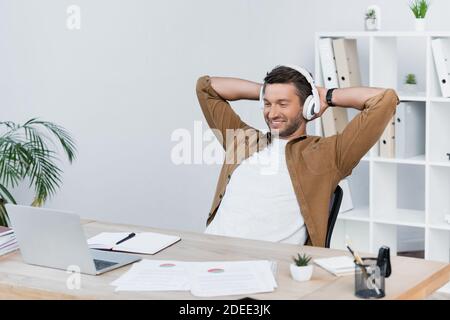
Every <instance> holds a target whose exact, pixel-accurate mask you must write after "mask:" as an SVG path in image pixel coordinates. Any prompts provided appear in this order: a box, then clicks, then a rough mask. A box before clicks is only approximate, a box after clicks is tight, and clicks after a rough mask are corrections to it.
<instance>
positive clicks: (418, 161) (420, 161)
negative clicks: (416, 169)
mask: <svg viewBox="0 0 450 320" xmlns="http://www.w3.org/2000/svg"><path fill="white" fill-rule="evenodd" d="M372 160H373V161H375V162H385V163H400V164H415V165H425V155H424V154H421V155H418V156H415V157H411V158H406V159H400V158H383V157H372Z"/></svg>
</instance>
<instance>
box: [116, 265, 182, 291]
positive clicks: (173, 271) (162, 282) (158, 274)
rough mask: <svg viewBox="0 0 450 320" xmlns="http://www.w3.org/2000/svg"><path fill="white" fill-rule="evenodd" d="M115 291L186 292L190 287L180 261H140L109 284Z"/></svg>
mask: <svg viewBox="0 0 450 320" xmlns="http://www.w3.org/2000/svg"><path fill="white" fill-rule="evenodd" d="M111 285H113V286H116V287H117V288H116V291H187V290H190V288H191V286H190V283H189V277H188V273H187V270H186V265H185V263H184V262H181V261H167V260H146V259H144V260H141V261H140V262H138V263H135V264H133V266H132V267H131V269H130V270H129V271H128V272H127V273H125V274H124V275H122V276H121V277H120V278H118V279H117V280H115V281H114V282H112V283H111Z"/></svg>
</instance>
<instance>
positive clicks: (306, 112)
mask: <svg viewBox="0 0 450 320" xmlns="http://www.w3.org/2000/svg"><path fill="white" fill-rule="evenodd" d="M314 114H315V113H314V98H313V96H312V95H310V96H308V97H307V98H306V99H305V103H304V104H303V117H304V118H305V119H306V120H311V119H312V118H313V117H314Z"/></svg>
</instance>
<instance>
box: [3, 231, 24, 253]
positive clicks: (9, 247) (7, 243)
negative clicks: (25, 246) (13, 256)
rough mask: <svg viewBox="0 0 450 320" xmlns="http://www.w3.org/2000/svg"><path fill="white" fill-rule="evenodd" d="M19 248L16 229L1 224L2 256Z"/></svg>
mask: <svg viewBox="0 0 450 320" xmlns="http://www.w3.org/2000/svg"><path fill="white" fill-rule="evenodd" d="M18 248H19V245H18V244H17V239H16V235H15V234H14V231H13V230H12V229H11V228H7V227H2V226H0V256H2V255H4V254H7V253H9V252H11V251H14V250H17V249H18Z"/></svg>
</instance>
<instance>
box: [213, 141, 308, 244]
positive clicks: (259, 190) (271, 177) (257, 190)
mask: <svg viewBox="0 0 450 320" xmlns="http://www.w3.org/2000/svg"><path fill="white" fill-rule="evenodd" d="M287 142H288V141H287V140H285V139H278V138H274V139H273V141H272V143H271V144H270V145H269V146H268V147H267V148H265V149H263V150H261V151H260V152H256V153H254V154H253V155H252V156H251V157H249V158H247V159H246V160H244V161H243V162H242V163H241V164H240V165H239V166H238V167H237V168H236V170H235V171H234V173H233V175H232V177H231V180H230V182H229V184H228V186H227V190H226V192H225V195H224V197H223V199H222V202H221V204H220V206H219V209H218V211H217V213H216V216H215V217H214V219H213V221H212V222H211V223H210V224H209V226H208V227H207V228H206V230H205V233H208V234H216V235H223V236H230V237H238V238H247V239H256V240H265V241H272V242H283V243H293V244H301V245H303V244H304V243H305V241H306V238H307V232H306V226H305V222H304V220H303V216H302V215H301V212H300V207H299V205H298V202H297V198H296V196H295V192H294V188H293V186H292V181H291V177H290V175H289V171H288V168H287V165H286V156H285V148H286V144H287Z"/></svg>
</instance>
